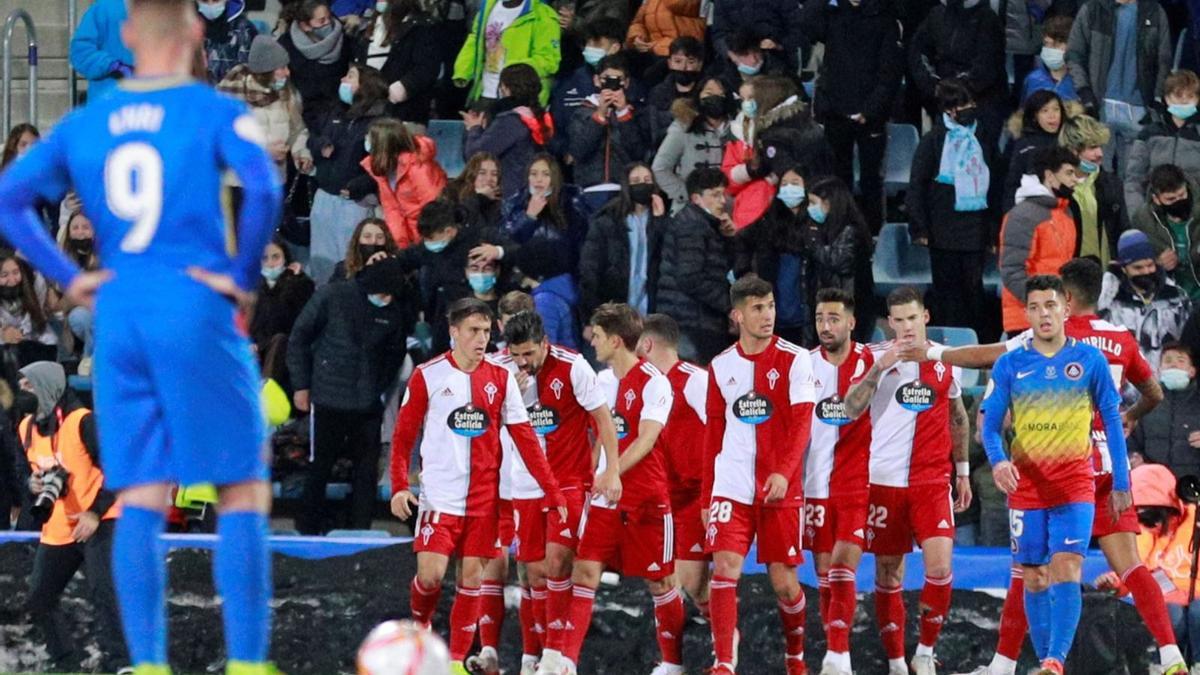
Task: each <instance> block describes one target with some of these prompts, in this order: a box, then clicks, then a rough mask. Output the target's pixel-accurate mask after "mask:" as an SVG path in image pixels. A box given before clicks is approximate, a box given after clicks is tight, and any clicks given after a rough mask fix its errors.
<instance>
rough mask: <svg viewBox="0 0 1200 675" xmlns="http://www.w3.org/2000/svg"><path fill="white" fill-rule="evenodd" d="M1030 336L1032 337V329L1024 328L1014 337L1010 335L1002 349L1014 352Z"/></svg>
mask: <svg viewBox="0 0 1200 675" xmlns="http://www.w3.org/2000/svg"><path fill="white" fill-rule="evenodd" d="M1031 337H1033V329H1032V328H1026V329H1025V331H1024V332H1023V333H1021V334H1019V335H1017V336H1016V337H1010V338H1009V339H1007V340H1005V341H1004V349H1005V351H1010V352H1015V351H1017V350H1018V349H1020V348H1021V345H1023V344H1025V341H1026V340H1028V339H1029V338H1031Z"/></svg>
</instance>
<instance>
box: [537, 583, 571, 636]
mask: <svg viewBox="0 0 1200 675" xmlns="http://www.w3.org/2000/svg"><path fill="white" fill-rule="evenodd" d="M546 594H547V595H546V623H545V626H546V634H545V635H544V636H543V637H542V640H544V641H545V645H546V649H554V650H557V651H559V652H561V651H563V650H564V649H566V647H567V641H568V639H569V638H570V636H569V635H567V630H566V628H567V622H568V621H569V620H570V619H571V579H570V577H566V578H563V579H546ZM535 611H536V610H535Z"/></svg>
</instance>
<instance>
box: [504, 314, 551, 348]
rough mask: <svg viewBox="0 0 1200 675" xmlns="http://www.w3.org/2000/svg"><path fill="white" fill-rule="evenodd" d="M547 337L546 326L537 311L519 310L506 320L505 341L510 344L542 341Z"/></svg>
mask: <svg viewBox="0 0 1200 675" xmlns="http://www.w3.org/2000/svg"><path fill="white" fill-rule="evenodd" d="M545 338H546V327H545V325H544V324H543V323H542V316H541V315H540V314H538V313H537V312H517V313H516V314H514V315H513V316H512V318H510V319H509V320H508V321H505V322H504V341H505V342H507V343H508V344H510V345H523V344H525V343H526V342H536V343H540V342H541V341H542V340H544V339H545Z"/></svg>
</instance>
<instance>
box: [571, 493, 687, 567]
mask: <svg viewBox="0 0 1200 675" xmlns="http://www.w3.org/2000/svg"><path fill="white" fill-rule="evenodd" d="M674 529H675V526H674V523H673V522H672V519H671V512H670V511H669V510H667V509H666V508H662V509H659V508H654V507H650V508H644V509H640V510H638V511H620V510H618V509H606V508H601V507H598V506H595V507H593V506H589V507H587V508H586V509H585V510H584V512H583V520H582V523H581V524H580V536H579V549H578V552H577V553H576V558H577V559H579V560H591V561H594V562H601V563H604V564H605V565H607V566H609V567H611V568H613V569H616V570H619V571H620V572H621V574H622V575H624V576H627V577H641V578H643V579H649V580H651V581H657V580H659V579H663V578H666V577H667V576H670V575H671V574H673V573H674V572H675V543H674V534H673V531H674Z"/></svg>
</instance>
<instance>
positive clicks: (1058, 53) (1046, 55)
mask: <svg viewBox="0 0 1200 675" xmlns="http://www.w3.org/2000/svg"><path fill="white" fill-rule="evenodd" d="M1041 57H1042V63H1044V64H1046V67H1047V68H1049V69H1050V70H1058V69H1059V68H1062V67H1063V64H1064V63H1066V57H1067V53H1066V52H1064V51H1063V50H1061V49H1055V48H1054V47H1042V53H1041Z"/></svg>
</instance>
